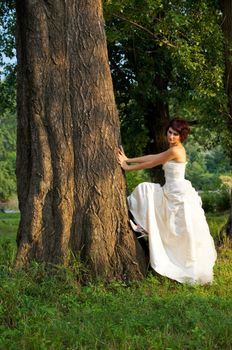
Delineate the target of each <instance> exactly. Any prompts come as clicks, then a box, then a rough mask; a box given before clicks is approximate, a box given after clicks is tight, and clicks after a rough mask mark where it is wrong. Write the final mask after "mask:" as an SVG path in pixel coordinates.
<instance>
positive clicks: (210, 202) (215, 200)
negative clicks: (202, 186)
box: [200, 185, 230, 213]
mask: <svg viewBox="0 0 232 350" xmlns="http://www.w3.org/2000/svg"><path fill="white" fill-rule="evenodd" d="M200 196H201V199H202V206H203V209H204V210H205V212H211V213H215V212H217V211H225V210H228V209H229V208H230V193H229V188H228V187H227V186H224V185H223V186H221V188H220V189H219V190H217V191H204V192H201V193H200Z"/></svg>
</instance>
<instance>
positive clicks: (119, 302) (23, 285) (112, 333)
mask: <svg viewBox="0 0 232 350" xmlns="http://www.w3.org/2000/svg"><path fill="white" fill-rule="evenodd" d="M225 218H226V215H224V219H223V220H222V218H221V220H219V219H218V218H217V219H215V216H213V217H211V218H209V217H208V220H209V224H210V220H211V219H212V220H213V219H215V220H218V221H217V222H218V227H216V226H217V225H216V223H215V221H214V224H213V227H214V230H215V232H216V231H218V230H219V226H220V225H221V224H222V223H224V221H225ZM1 219H2V216H0V227H1V229H2V227H3V226H2V225H3V224H2V222H1ZM4 220H5V219H4ZM14 220H15V223H14V224H13V222H14ZM17 220H18V216H12V223H11V224H12V225H11V224H10V222H9V224H8V225H7V231H5V232H8V233H6V234H5V235H4V236H5V238H4V237H2V240H1V248H0V349H4V350H5V349H6V350H7V349H12V350H17V349H26V350H33V349H35V350H45V349H49V350H50V349H51V350H53V349H54V350H60V349H64V350H66V349H70V350H71V349H73V350H74V349H78V350H79V349H110V350H111V349H112V350H114V349H115V350H116V349H117V350H118V349H120V350H121V349H125V350H127V349H128V350H129V349H131V350H134V349H146V350H150V349H155V350H156V349H158V350H159V349H162V350H163V349H166V350H171V349H173V350H176V349H180V350H187V349H190V350H194V349H196V350H201V349H202V350H205V349H208V350H212V349H220V350H222V349H232V251H231V250H230V249H226V248H223V249H219V251H218V260H217V263H216V266H215V281H214V283H213V284H212V285H205V286H199V285H196V286H189V285H182V284H179V283H177V282H174V281H171V280H169V279H167V278H164V277H161V276H158V275H157V274H155V273H152V272H150V273H149V274H148V276H147V277H146V278H145V279H144V281H142V282H133V283H131V284H124V283H123V282H118V281H114V282H112V283H110V284H108V285H105V284H104V282H102V281H98V282H95V283H89V284H87V285H85V286H83V285H80V283H79V282H78V276H77V274H78V271H76V270H75V269H73V270H72V269H67V268H63V267H57V268H56V269H55V270H53V271H51V270H50V271H49V270H46V269H45V268H44V267H43V266H42V265H38V264H37V263H33V264H31V266H30V268H28V269H27V270H26V271H19V272H16V271H14V269H13V268H12V262H13V258H14V254H15V243H14V239H13V237H14V235H15V231H14V229H15V226H17V225H16V223H17ZM5 221H6V220H5ZM9 221H11V220H9ZM219 222H220V223H219ZM9 227H11V228H12V230H8V229H9ZM13 227H14V229H13ZM3 229H4V227H3Z"/></svg>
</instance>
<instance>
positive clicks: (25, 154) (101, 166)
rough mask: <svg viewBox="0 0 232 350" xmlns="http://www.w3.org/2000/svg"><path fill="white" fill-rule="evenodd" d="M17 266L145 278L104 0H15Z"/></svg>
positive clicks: (111, 276) (105, 275) (112, 276)
mask: <svg viewBox="0 0 232 350" xmlns="http://www.w3.org/2000/svg"><path fill="white" fill-rule="evenodd" d="M16 10H17V59H18V76H17V86H18V91H17V109H18V129H17V185H18V196H19V207H20V211H21V221H20V226H19V231H18V237H17V241H18V254H17V265H18V266H21V265H24V264H25V263H26V262H27V261H29V260H33V259H36V260H37V261H42V262H46V263H55V264H56V263H62V264H68V263H69V262H70V254H69V253H70V250H71V251H72V252H73V253H74V255H76V254H80V255H81V259H82V260H84V261H85V263H86V264H88V266H89V268H90V271H91V273H92V275H94V276H95V275H99V274H100V275H102V276H104V277H106V278H114V277H117V278H121V279H127V278H129V279H132V278H141V277H142V275H143V273H144V271H145V261H144V256H143V252H142V249H141V247H140V245H139V244H138V243H137V240H136V239H135V238H134V236H133V233H132V232H131V231H130V229H129V228H128V218H127V215H126V213H127V207H126V198H125V182H124V178H123V176H122V172H121V169H120V166H119V165H118V164H117V162H116V157H115V152H116V148H117V147H118V143H119V138H120V135H119V119H118V115H117V110H116V106H115V101H114V95H113V88H112V81H111V75H110V69H109V65H108V56H107V48H106V38H105V33H104V22H103V17H102V5H101V1H100V0H92V1H86V0H79V1H74V0H73V1H72V0H71V1H69V2H64V1H62V0H57V1H55V2H44V1H40V0H37V1H30V0H24V1H16Z"/></svg>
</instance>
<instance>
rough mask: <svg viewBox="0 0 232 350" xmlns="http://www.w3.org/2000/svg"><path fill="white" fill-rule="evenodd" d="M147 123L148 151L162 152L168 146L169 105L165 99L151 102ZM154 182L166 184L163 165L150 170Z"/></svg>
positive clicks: (146, 115) (147, 113)
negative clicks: (166, 133)
mask: <svg viewBox="0 0 232 350" xmlns="http://www.w3.org/2000/svg"><path fill="white" fill-rule="evenodd" d="M144 114H145V125H146V126H147V129H148V135H149V139H150V140H151V142H150V143H149V144H148V145H147V153H152V154H156V153H160V152H163V151H165V150H166V149H167V148H168V145H167V138H166V136H165V131H166V128H167V125H168V121H169V119H168V107H167V105H166V104H165V103H164V102H163V101H161V100H160V101H156V104H153V103H149V105H148V106H147V110H146V111H145V113H144ZM150 174H151V179H152V181H153V182H156V183H160V184H161V185H163V184H164V182H165V180H164V172H163V169H162V166H157V167H155V168H152V169H151V171H150Z"/></svg>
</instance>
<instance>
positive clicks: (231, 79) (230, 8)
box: [220, 0, 232, 239]
mask: <svg viewBox="0 0 232 350" xmlns="http://www.w3.org/2000/svg"><path fill="white" fill-rule="evenodd" d="M220 4H221V9H222V13H223V21H222V30H223V33H224V37H225V89H226V92H227V96H228V119H227V125H228V135H231V134H232V51H231V49H232V3H231V0H221V1H220ZM231 145H232V143H231V142H229V143H228V146H230V148H231V149H230V151H229V152H228V153H229V154H230V157H231V158H230V161H231V164H232V147H231ZM231 198H232V189H231ZM225 232H226V234H227V235H228V236H229V237H230V239H232V200H231V207H230V214H229V218H228V221H227V224H226V226H225Z"/></svg>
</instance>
